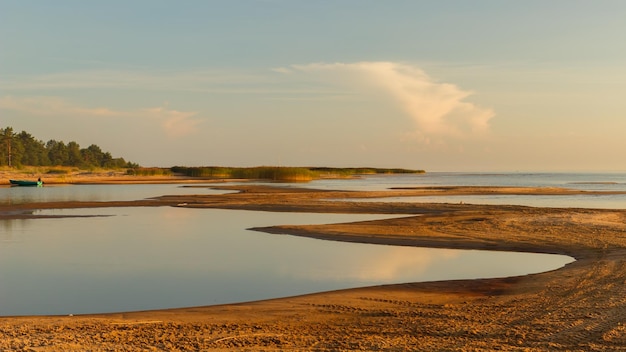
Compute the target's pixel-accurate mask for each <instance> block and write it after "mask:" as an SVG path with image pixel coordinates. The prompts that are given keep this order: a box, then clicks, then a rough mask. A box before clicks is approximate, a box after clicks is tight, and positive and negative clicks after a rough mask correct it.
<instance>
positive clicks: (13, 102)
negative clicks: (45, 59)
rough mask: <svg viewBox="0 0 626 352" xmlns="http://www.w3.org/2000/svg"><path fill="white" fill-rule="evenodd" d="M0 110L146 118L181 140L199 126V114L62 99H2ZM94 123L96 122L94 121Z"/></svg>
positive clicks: (166, 133) (164, 131) (80, 116)
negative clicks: (124, 107) (125, 107)
mask: <svg viewBox="0 0 626 352" xmlns="http://www.w3.org/2000/svg"><path fill="white" fill-rule="evenodd" d="M0 109H5V110H13V111H18V112H21V113H27V114H29V115H34V116H42V117H61V118H67V117H72V118H84V119H87V118H89V119H92V120H93V119H103V118H108V119H111V118H119V119H144V120H146V123H151V124H152V123H155V122H156V123H158V124H159V125H160V126H161V129H162V131H163V133H164V134H165V135H166V136H168V137H171V138H179V137H183V136H186V135H189V134H191V133H193V132H194V131H195V129H196V127H197V126H198V124H199V123H200V120H198V119H197V118H196V115H197V112H194V111H177V110H173V109H169V108H168V107H167V106H165V107H154V108H142V109H137V110H127V111H124V110H114V109H110V108H106V107H82V106H78V105H75V104H72V103H71V102H69V101H67V100H65V99H62V98H59V97H46V96H43V97H14V96H4V97H0ZM91 122H94V121H91Z"/></svg>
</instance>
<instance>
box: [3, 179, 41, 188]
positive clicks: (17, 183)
mask: <svg viewBox="0 0 626 352" xmlns="http://www.w3.org/2000/svg"><path fill="white" fill-rule="evenodd" d="M9 182H10V183H11V184H12V185H15V186H39V187H41V186H43V181H25V180H9Z"/></svg>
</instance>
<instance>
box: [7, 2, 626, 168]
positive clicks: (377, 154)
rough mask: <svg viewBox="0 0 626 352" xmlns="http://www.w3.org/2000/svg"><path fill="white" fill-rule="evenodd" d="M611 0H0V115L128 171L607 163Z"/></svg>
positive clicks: (619, 39)
mask: <svg viewBox="0 0 626 352" xmlns="http://www.w3.org/2000/svg"><path fill="white" fill-rule="evenodd" d="M624 13H626V2H623V1H593V2H592V1H575V0H574V1H572V0H570V1H558V0H553V1H517V2H513V1H480V0H477V1H367V0H337V1H295V0H294V1H283V0H257V1H254V0H249V1H243V0H242V1H232V0H231V1H226V0H224V1H209V0H207V1H184V2H177V1H147V0H145V1H144V0H135V1H100V2H96V1H78V0H76V1H66V0H60V1H17V0H16V1H10V0H7V1H2V2H0V33H1V34H2V35H1V36H0V126H3V127H4V126H12V127H13V128H14V129H15V130H17V131H21V130H26V131H28V132H30V133H31V134H33V135H34V136H36V137H37V138H40V139H42V140H44V141H46V140H48V139H58V140H64V141H66V142H69V141H76V142H78V143H79V144H81V146H87V145H89V144H91V143H95V144H98V145H99V146H100V147H102V149H104V150H107V151H110V152H111V153H112V154H113V155H114V156H123V157H125V158H126V159H128V160H131V161H134V162H137V163H139V164H141V165H144V166H172V165H189V166H192V165H224V166H256V165H289V166H377V167H406V168H419V169H426V170H427V171H626V163H624V161H625V159H626V158H625V157H623V151H624V150H626V138H624V137H623V131H626V99H624V98H623V93H624V92H626V65H625V64H624V63H625V62H626V40H625V39H626V38H625V36H626V21H624V20H623V14H624Z"/></svg>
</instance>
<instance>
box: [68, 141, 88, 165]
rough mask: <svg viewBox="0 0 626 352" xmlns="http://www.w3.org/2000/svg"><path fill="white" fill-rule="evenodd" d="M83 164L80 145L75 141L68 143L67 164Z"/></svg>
mask: <svg viewBox="0 0 626 352" xmlns="http://www.w3.org/2000/svg"><path fill="white" fill-rule="evenodd" d="M83 164H84V160H83V155H82V154H81V152H80V145H78V143H76V142H74V141H72V142H69V143H67V166H82V165H83Z"/></svg>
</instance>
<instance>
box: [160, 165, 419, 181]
mask: <svg viewBox="0 0 626 352" xmlns="http://www.w3.org/2000/svg"><path fill="white" fill-rule="evenodd" d="M171 171H172V172H173V173H176V174H182V175H185V176H192V177H211V178H231V179H232V178H245V179H264V180H273V181H289V182H306V181H311V180H314V179H319V178H332V177H353V176H356V175H365V174H392V173H395V174H398V173H413V174H415V173H424V171H423V170H407V169H377V168H369V167H368V168H330V167H280V166H258V167H221V166H205V167H184V166H175V167H173V168H171Z"/></svg>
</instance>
